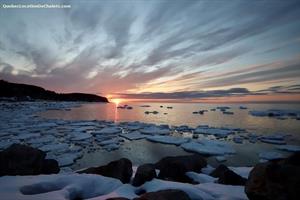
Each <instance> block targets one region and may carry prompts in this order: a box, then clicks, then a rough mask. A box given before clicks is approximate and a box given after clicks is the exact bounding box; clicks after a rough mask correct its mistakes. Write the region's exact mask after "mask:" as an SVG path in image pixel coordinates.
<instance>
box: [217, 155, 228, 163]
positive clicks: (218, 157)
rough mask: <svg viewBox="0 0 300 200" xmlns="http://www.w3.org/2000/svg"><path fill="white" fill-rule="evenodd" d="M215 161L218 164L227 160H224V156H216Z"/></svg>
mask: <svg viewBox="0 0 300 200" xmlns="http://www.w3.org/2000/svg"><path fill="white" fill-rule="evenodd" d="M216 160H217V161H218V162H224V161H226V160H227V158H226V157H225V156H216Z"/></svg>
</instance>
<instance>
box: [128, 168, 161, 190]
mask: <svg viewBox="0 0 300 200" xmlns="http://www.w3.org/2000/svg"><path fill="white" fill-rule="evenodd" d="M153 178H156V172H155V166H154V165H153V164H144V165H141V166H139V167H138V168H137V171H136V174H135V176H134V179H133V182H132V185H133V186H140V185H142V184H144V183H145V182H146V181H151V180H152V179H153Z"/></svg>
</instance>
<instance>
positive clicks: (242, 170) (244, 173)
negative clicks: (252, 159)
mask: <svg viewBox="0 0 300 200" xmlns="http://www.w3.org/2000/svg"><path fill="white" fill-rule="evenodd" d="M228 168H229V169H231V170H232V171H233V172H235V173H236V174H238V175H240V176H241V177H243V178H246V179H248V176H249V174H250V171H251V170H252V169H253V167H228Z"/></svg>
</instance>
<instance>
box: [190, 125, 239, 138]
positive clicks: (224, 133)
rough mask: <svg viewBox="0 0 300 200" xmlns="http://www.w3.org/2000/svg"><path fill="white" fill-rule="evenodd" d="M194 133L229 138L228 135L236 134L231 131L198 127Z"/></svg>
mask: <svg viewBox="0 0 300 200" xmlns="http://www.w3.org/2000/svg"><path fill="white" fill-rule="evenodd" d="M194 133H197V134H207V135H215V136H218V137H227V136H228V135H230V134H233V133H234V132H233V131H232V130H230V129H221V128H209V127H208V128H206V127H197V128H196V129H195V131H194Z"/></svg>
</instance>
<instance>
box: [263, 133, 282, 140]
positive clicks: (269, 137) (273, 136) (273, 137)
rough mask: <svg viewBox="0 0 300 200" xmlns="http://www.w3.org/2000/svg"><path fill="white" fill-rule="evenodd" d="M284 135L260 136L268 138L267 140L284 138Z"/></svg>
mask: <svg viewBox="0 0 300 200" xmlns="http://www.w3.org/2000/svg"><path fill="white" fill-rule="evenodd" d="M286 136H287V135H284V134H272V135H264V136H262V137H261V138H262V139H268V140H284V138H285V137H286Z"/></svg>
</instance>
